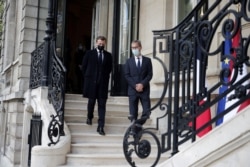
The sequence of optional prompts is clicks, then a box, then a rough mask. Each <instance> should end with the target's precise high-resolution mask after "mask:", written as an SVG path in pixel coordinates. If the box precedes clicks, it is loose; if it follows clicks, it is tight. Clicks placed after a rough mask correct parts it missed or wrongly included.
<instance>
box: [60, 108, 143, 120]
mask: <svg viewBox="0 0 250 167" xmlns="http://www.w3.org/2000/svg"><path fill="white" fill-rule="evenodd" d="M97 114H98V111H97V110H96V109H95V110H94V115H97ZM139 114H141V111H139ZM64 115H87V110H85V109H76V108H75V109H74V108H66V109H65V111H64ZM106 115H107V116H120V117H121V116H123V117H126V118H127V117H128V115H129V111H128V110H124V111H117V110H115V109H112V110H108V109H106Z"/></svg>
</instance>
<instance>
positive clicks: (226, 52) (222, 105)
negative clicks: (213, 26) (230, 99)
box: [216, 32, 232, 126]
mask: <svg viewBox="0 0 250 167" xmlns="http://www.w3.org/2000/svg"><path fill="white" fill-rule="evenodd" d="M231 48H232V41H231V39H230V38H229V32H226V40H225V42H224V55H230V54H231V53H230V49H231ZM229 62H230V60H229V58H225V59H224V60H223V61H222V63H221V68H222V69H228V68H230V63H229ZM228 79H229V78H224V80H225V81H226V82H227V81H228ZM227 89H228V86H226V85H222V86H221V87H220V88H219V94H222V93H224V92H225V91H226V90H227ZM226 101H227V97H226V96H225V97H223V98H222V99H221V100H220V101H219V102H218V106H217V112H216V113H217V115H218V114H220V113H222V112H223V111H224V110H225V109H226V108H225V107H226ZM222 122H223V117H221V118H219V119H218V120H217V121H216V126H218V125H220V124H221V123H222Z"/></svg>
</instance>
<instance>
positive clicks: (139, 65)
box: [137, 58, 141, 71]
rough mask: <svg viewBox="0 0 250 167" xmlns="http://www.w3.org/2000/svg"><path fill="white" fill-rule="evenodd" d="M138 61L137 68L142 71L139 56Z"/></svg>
mask: <svg viewBox="0 0 250 167" xmlns="http://www.w3.org/2000/svg"><path fill="white" fill-rule="evenodd" d="M137 60H138V62H137V68H138V70H139V71H140V69H141V62H140V58H137Z"/></svg>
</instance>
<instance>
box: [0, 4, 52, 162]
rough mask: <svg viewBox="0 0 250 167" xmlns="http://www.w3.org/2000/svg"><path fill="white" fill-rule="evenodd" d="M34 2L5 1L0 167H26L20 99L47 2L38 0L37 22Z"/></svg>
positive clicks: (40, 36)
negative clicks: (38, 17)
mask: <svg viewBox="0 0 250 167" xmlns="http://www.w3.org/2000/svg"><path fill="white" fill-rule="evenodd" d="M38 2H39V0H18V1H16V0H7V1H6V3H5V14H4V18H3V22H4V32H3V34H4V35H3V49H2V53H1V57H0V66H1V69H0V70H1V75H0V79H1V81H3V82H2V84H1V85H0V87H1V94H0V101H1V104H2V107H1V109H0V110H1V112H0V118H1V120H2V121H3V124H1V125H0V147H1V152H0V156H1V157H0V158H1V160H0V166H10V167H11V166H16V165H18V166H19V165H21V166H24V167H26V166H27V163H28V157H27V155H28V151H27V146H28V144H27V142H28V141H27V135H28V133H27V132H28V131H25V130H24V129H23V121H24V118H23V115H24V105H23V98H24V92H25V91H26V90H28V88H29V77H30V64H31V52H32V51H34V49H35V48H36V40H37V39H38V44H40V43H41V42H43V38H44V36H45V29H46V26H45V19H46V17H47V15H48V14H47V6H48V1H43V0H41V1H40V2H41V4H40V13H39V15H40V18H41V19H40V20H39V19H37V16H38V7H37V6H38V5H39V4H38ZM37 26H39V28H38V29H39V31H38V37H37V33H36V29H37ZM26 121H27V120H26ZM27 124H28V125H29V122H28V123H27ZM23 133H25V134H23ZM3 155H4V156H3Z"/></svg>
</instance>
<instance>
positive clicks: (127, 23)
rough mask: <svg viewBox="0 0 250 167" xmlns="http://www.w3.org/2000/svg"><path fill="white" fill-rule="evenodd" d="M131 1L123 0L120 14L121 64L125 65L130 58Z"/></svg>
mask: <svg viewBox="0 0 250 167" xmlns="http://www.w3.org/2000/svg"><path fill="white" fill-rule="evenodd" d="M130 2H131V0H122V2H121V7H120V9H121V14H120V35H119V36H120V38H119V39H120V45H119V55H120V57H119V64H124V63H125V62H126V60H127V58H128V56H129V51H130V48H129V43H130V27H131V16H130V14H131V7H130V4H131V3H130Z"/></svg>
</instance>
